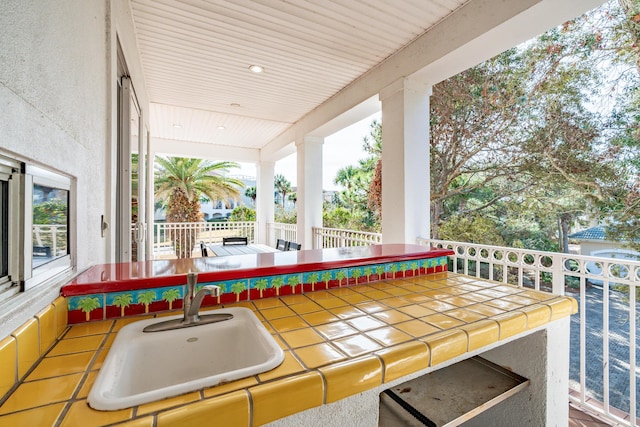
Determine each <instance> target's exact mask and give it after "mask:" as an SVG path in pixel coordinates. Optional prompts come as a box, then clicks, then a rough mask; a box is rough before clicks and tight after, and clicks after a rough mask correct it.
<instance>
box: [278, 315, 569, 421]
mask: <svg viewBox="0 0 640 427" xmlns="http://www.w3.org/2000/svg"><path fill="white" fill-rule="evenodd" d="M569 320H570V319H569V317H566V318H561V319H558V320H555V321H553V322H551V323H548V324H547V325H545V326H543V327H539V328H536V329H533V330H531V331H528V332H526V333H523V334H519V335H516V336H513V337H510V338H508V339H505V340H502V341H499V342H497V343H495V344H492V345H490V346H487V347H484V348H481V349H478V350H476V351H473V352H468V353H465V354H463V355H460V356H458V357H454V358H452V359H450V360H447V361H446V362H443V363H440V364H439V365H436V366H432V367H429V368H426V369H422V370H419V371H416V372H415V373H413V374H410V375H406V376H405V377H401V378H398V379H396V380H393V381H389V382H386V383H384V384H382V385H380V386H378V387H374V388H372V389H370V390H367V391H365V392H361V393H357V394H354V395H352V396H350V397H347V398H345V399H342V400H339V401H337V402H334V403H330V404H324V405H321V406H319V407H316V408H312V409H309V410H306V411H304V412H300V413H297V414H294V415H291V416H288V417H286V418H282V419H279V420H276V421H274V422H272V423H269V424H268V426H270V427H276V426H278V427H299V426H302V425H303V426H305V427H377V426H380V427H387V426H389V427H391V426H394V427H395V426H398V427H400V426H402V427H405V426H407V425H411V424H409V423H406V424H405V423H402V424H395V425H394V424H388V423H389V421H388V419H387V418H386V415H385V413H384V412H385V409H382V410H381V409H380V394H382V393H384V391H385V390H387V389H392V390H395V389H397V388H399V387H400V386H401V385H402V384H404V383H407V382H408V381H412V380H415V379H418V378H422V377H425V376H428V374H430V373H435V372H438V371H442V372H443V373H445V377H446V372H447V369H449V368H450V367H451V366H453V365H454V364H456V363H458V362H462V361H465V360H468V359H471V358H473V357H474V356H481V357H482V358H483V359H486V360H488V361H490V362H492V363H494V364H496V365H498V366H500V367H502V368H503V369H504V372H517V373H518V375H515V376H514V377H516V378H518V377H520V378H524V381H523V382H522V383H521V385H519V386H516V387H515V389H516V390H514V391H515V392H514V393H511V394H510V396H509V397H507V398H506V399H504V400H502V401H500V402H497V403H496V404H493V406H490V407H489V408H488V409H486V410H485V408H482V409H483V410H482V412H481V413H478V411H476V412H474V413H473V415H474V416H473V418H471V419H468V420H467V421H465V422H463V424H461V425H463V426H464V427H487V426H491V427H513V426H519V427H524V426H532V427H566V426H567V425H568V423H569V404H568V402H569V398H568V390H569ZM474 363H475V362H474ZM526 379H528V380H526ZM455 382H457V383H459V384H455V386H457V387H459V389H464V388H470V387H471V386H472V384H469V383H470V382H471V380H470V379H469V378H466V377H464V376H463V377H462V378H460V377H456V378H455ZM448 398H449V399H453V398H452V397H451V396H449V397H448ZM425 414H426V415H427V416H428V415H429V413H428V412H427V411H425ZM465 420H466V418H465ZM403 422H404V421H403ZM416 425H424V424H416ZM436 425H440V424H436ZM443 425H449V424H443ZM451 425H457V424H451Z"/></svg>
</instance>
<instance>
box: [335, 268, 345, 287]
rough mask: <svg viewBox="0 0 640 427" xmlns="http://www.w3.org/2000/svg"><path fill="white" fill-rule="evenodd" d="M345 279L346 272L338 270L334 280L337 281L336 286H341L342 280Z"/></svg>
mask: <svg viewBox="0 0 640 427" xmlns="http://www.w3.org/2000/svg"><path fill="white" fill-rule="evenodd" d="M346 278H347V272H346V271H344V270H340V271H338V272H337V273H336V279H337V280H338V286H339V287H340V286H342V279H346Z"/></svg>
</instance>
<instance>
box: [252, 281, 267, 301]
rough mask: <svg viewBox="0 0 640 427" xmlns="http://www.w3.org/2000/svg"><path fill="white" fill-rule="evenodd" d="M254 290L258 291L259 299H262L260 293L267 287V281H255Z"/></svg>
mask: <svg viewBox="0 0 640 427" xmlns="http://www.w3.org/2000/svg"><path fill="white" fill-rule="evenodd" d="M255 286H256V289H257V290H259V291H260V298H262V291H264V290H265V289H267V288H268V287H269V281H268V280H267V279H265V278H262V279H259V280H256V285H255Z"/></svg>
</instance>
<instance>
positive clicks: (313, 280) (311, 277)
mask: <svg viewBox="0 0 640 427" xmlns="http://www.w3.org/2000/svg"><path fill="white" fill-rule="evenodd" d="M319 279H320V276H319V275H318V273H311V274H310V275H309V277H307V280H308V281H309V283H311V291H312V292H313V291H315V290H316V283H318V280H319Z"/></svg>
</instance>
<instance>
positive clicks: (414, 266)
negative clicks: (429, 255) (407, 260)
mask: <svg viewBox="0 0 640 427" xmlns="http://www.w3.org/2000/svg"><path fill="white" fill-rule="evenodd" d="M419 268H420V264H419V263H417V262H412V263H411V271H413V275H414V276H416V275H417V274H418V269H419Z"/></svg>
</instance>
